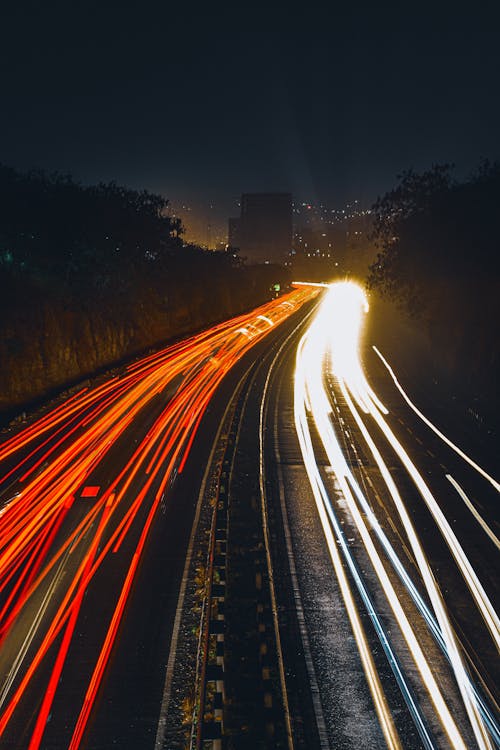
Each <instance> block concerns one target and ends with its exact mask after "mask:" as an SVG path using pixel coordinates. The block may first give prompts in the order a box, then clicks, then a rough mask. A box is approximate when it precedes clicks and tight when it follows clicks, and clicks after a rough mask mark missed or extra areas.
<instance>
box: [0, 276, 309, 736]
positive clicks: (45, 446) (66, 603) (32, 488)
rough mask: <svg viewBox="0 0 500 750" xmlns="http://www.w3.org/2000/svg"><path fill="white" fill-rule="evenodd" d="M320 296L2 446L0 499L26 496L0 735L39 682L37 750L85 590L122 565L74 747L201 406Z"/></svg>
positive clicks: (4, 519) (9, 614)
mask: <svg viewBox="0 0 500 750" xmlns="http://www.w3.org/2000/svg"><path fill="white" fill-rule="evenodd" d="M319 291H320V290H319V289H318V288H309V289H308V288H306V287H303V288H300V289H297V290H294V291H293V292H291V293H289V294H287V295H285V296H283V297H281V298H279V299H276V300H273V301H272V302H270V303H267V304H265V305H262V306H261V307H260V308H257V309H256V310H255V311H253V312H251V313H248V314H244V315H240V316H238V317H237V318H234V319H232V320H229V321H225V322H223V323H221V324H218V325H216V326H214V327H212V328H211V329H208V330H207V331H203V332H201V333H199V334H197V335H196V336H193V337H191V338H189V339H186V340H184V341H181V342H179V343H178V344H175V345H173V346H170V347H167V348H166V349H164V350H162V351H160V352H157V353H155V354H152V355H149V356H147V357H145V358H143V359H142V360H140V361H138V362H136V363H134V364H132V365H131V366H130V367H128V368H127V369H126V370H125V372H124V374H123V375H122V376H121V377H114V378H111V380H109V381H107V382H106V383H104V384H101V385H100V386H98V387H97V388H95V389H88V388H85V389H82V390H81V391H79V392H78V393H76V394H74V395H73V396H72V397H71V398H69V399H67V400H66V401H65V402H63V403H62V404H59V405H58V406H57V407H56V408H55V409H53V410H52V411H50V412H48V413H47V414H45V415H44V416H43V417H41V418H40V419H39V420H37V421H35V422H33V423H32V424H30V425H28V426H27V427H26V428H25V429H23V430H21V431H19V432H18V433H16V434H15V435H14V436H12V437H11V438H9V439H8V440H6V441H5V442H4V444H3V445H2V446H0V469H2V468H3V467H4V465H5V464H4V463H3V462H9V464H10V465H9V466H8V468H7V471H5V472H4V473H3V476H0V491H1V490H2V488H3V487H11V486H12V482H17V483H18V485H19V487H20V489H21V491H20V492H18V493H16V495H15V496H13V497H12V498H11V499H10V500H9V502H8V503H7V504H6V505H5V506H4V507H3V508H2V516H1V521H0V637H1V638H3V639H7V640H9V639H19V638H20V639H21V641H23V640H24V647H23V648H21V649H20V650H19V651H18V658H17V660H16V661H15V662H14V663H13V664H11V665H10V666H7V664H5V662H4V663H3V664H2V663H1V660H2V656H1V655H0V664H1V666H2V669H3V671H4V673H5V674H7V675H10V676H8V677H7V679H6V681H4V684H3V686H0V691H1V695H2V702H3V705H2V706H1V708H2V710H1V713H0V737H3V735H4V733H5V732H6V730H7V729H8V728H9V726H10V723H11V721H12V719H13V717H16V716H17V715H18V712H20V711H22V710H25V709H23V708H22V702H23V701H22V699H23V697H24V696H25V694H26V691H27V689H28V688H29V687H30V685H32V683H33V679H34V677H35V675H37V680H38V682H37V684H40V680H42V681H43V680H44V679H45V680H46V692H45V693H44V694H41V695H40V696H39V705H31V706H30V708H29V717H30V719H31V717H32V716H33V718H34V724H33V730H32V736H31V740H30V744H29V747H30V750H37V748H39V747H40V746H41V743H42V741H43V737H44V733H45V731H46V727H47V719H48V717H49V715H50V713H51V711H53V706H54V704H53V701H54V697H55V695H56V692H57V691H58V690H59V686H60V683H61V679H63V678H64V674H65V669H66V666H67V661H68V659H69V658H70V655H71V653H72V652H71V651H70V645H71V644H72V643H73V641H74V638H73V635H74V633H75V632H77V630H78V629H80V628H81V627H82V625H81V624H80V623H81V621H82V620H81V612H83V610H84V608H85V597H84V594H85V592H86V591H87V590H88V588H89V587H90V586H92V585H93V584H94V582H95V580H96V576H97V573H98V572H99V571H102V572H103V575H104V576H105V573H104V571H105V570H106V566H107V565H113V569H114V570H115V571H116V570H117V569H118V568H117V567H116V566H119V570H121V580H120V575H118V576H117V574H116V572H115V573H114V574H113V580H114V581H117V584H118V587H116V585H117V584H114V585H113V586H114V587H112V588H111V589H110V590H109V596H108V597H107V599H108V601H107V602H105V603H104V604H105V606H104V607H103V613H102V617H103V618H104V619H103V623H102V628H103V631H104V632H103V640H102V643H101V647H100V650H99V652H98V653H97V654H96V655H95V656H96V662H95V664H94V667H93V671H92V662H91V657H90V666H89V674H88V676H85V675H83V676H82V678H81V679H82V682H84V681H85V679H87V680H88V682H87V688H86V690H85V689H84V691H83V693H82V697H83V704H82V705H80V706H78V705H75V706H73V707H72V710H73V711H74V721H75V725H74V729H73V736H72V739H71V745H70V746H71V748H72V749H73V750H76V748H78V747H79V746H80V744H81V742H82V740H83V737H84V735H85V732H86V731H87V727H88V721H89V719H90V716H91V714H92V710H93V708H94V704H95V700H96V697H97V694H98V692H99V690H100V689H101V686H102V680H103V677H104V674H105V672H106V670H107V668H108V662H109V656H110V653H111V650H112V648H113V645H114V644H115V642H116V639H117V637H118V632H119V628H120V624H121V622H122V619H123V617H124V613H125V608H126V604H127V602H128V600H129V598H130V593H131V591H132V589H133V585H134V582H135V579H136V573H137V570H138V568H139V562H140V560H141V558H142V556H143V552H144V549H145V548H146V544H147V540H148V537H149V534H150V530H151V528H152V526H153V524H154V521H155V518H156V514H157V509H158V506H159V504H160V503H161V502H163V498H164V495H165V491H166V488H167V487H168V486H170V485H171V483H172V479H173V477H175V475H176V473H177V472H181V471H182V470H183V469H184V467H185V466H186V460H187V458H188V455H189V452H190V450H191V447H192V445H193V441H194V438H195V436H196V433H197V430H198V428H199V426H200V423H201V420H202V417H203V414H204V413H205V410H206V408H207V406H208V404H209V403H210V401H211V399H212V397H213V395H214V393H215V391H216V389H217V388H218V386H219V385H220V383H221V381H222V380H223V378H224V377H225V375H226V374H227V373H228V372H229V370H230V369H231V368H232V367H233V366H234V365H235V364H236V362H238V361H239V360H240V359H241V357H242V356H243V355H244V354H245V353H246V352H248V351H249V350H250V349H251V347H253V346H254V345H255V344H256V343H257V342H259V341H261V340H263V338H264V337H265V336H266V335H268V333H269V332H270V331H271V330H272V329H273V328H274V327H276V326H278V325H279V324H281V323H282V322H284V321H285V320H286V319H287V318H288V317H289V316H290V315H291V314H292V313H294V312H296V311H297V310H298V309H299V308H300V307H301V306H302V305H303V304H304V303H306V302H308V301H309V300H311V299H313V298H314V297H315V296H316V295H317V294H318V292H319ZM243 331H245V333H244V335H242V332H243ZM215 357H216V359H215ZM153 399H156V401H154V402H153ZM158 399H161V403H160V401H158ZM152 404H153V405H155V404H156V406H155V407H154V408H155V410H154V411H153V414H156V416H154V418H153V416H151V418H150V424H149V425H147V426H146V427H144V428H143V429H142V434H141V432H140V431H139V436H138V438H137V442H134V441H132V442H130V441H129V440H128V439H127V436H128V434H129V431H130V429H131V428H133V427H134V425H135V423H136V421H138V420H139V418H142V415H143V414H147V412H146V409H148V407H149V406H150V405H152ZM115 448H119V450H120V451H121V453H122V454H123V455H124V456H126V458H124V460H123V461H122V463H121V464H120V462H119V461H118V462H117V461H116V457H114V458H113V460H112V461H111V460H110V456H111V455H112V454H111V451H113V450H114V449H115ZM16 454H17V455H18V456H19V459H18V461H17V462H16V463H15V465H12V462H13V459H14V457H15V456H16ZM116 467H117V468H116ZM96 472H97V473H98V474H99V476H106V480H105V484H104V486H103V487H102V488H101V480H97V481H96V480H95V479H93V477H94V476H95V475H96ZM7 483H9V484H7ZM91 485H97V489H96V493H97V496H96V497H95V498H94V497H93V493H91V494H90V495H89V498H92V499H85V496H84V494H83V492H82V489H83V488H84V487H85V486H91ZM82 504H83V508H82ZM82 511H83V515H82ZM134 540H136V541H134ZM118 553H119V554H118ZM73 560H74V562H72V561H73ZM103 575H101V576H100V577H99V580H100V581H101V584H100V585H102V580H103ZM96 585H97V584H96ZM40 597H41V599H42V603H41V605H39V606H37V609H36V610H35V612H34V614H33V615H32V614H31V608H32V607H33V606H34V605H33V602H34V601H37V600H38V601H39V600H40ZM49 603H50V604H51V605H52V606H51V607H50V608H49V606H48V605H49ZM106 613H107V614H106ZM106 617H107V618H108V619H107V621H106ZM30 618H31V619H30ZM21 623H24V624H23V625H21ZM26 623H27V624H26ZM23 628H27V630H26V632H25V633H23V630H22V629H23ZM58 639H60V640H58ZM56 641H57V647H56ZM28 651H29V658H30V660H29V663H28V659H27V655H28ZM3 653H4V654H6V653H7V651H6V650H4V651H3ZM3 658H4V660H5V658H6V657H5V656H4V657H3ZM86 661H87V662H89V658H88V656H87V658H86ZM4 667H5V669H4ZM53 721H54V716H53V717H52V722H53Z"/></svg>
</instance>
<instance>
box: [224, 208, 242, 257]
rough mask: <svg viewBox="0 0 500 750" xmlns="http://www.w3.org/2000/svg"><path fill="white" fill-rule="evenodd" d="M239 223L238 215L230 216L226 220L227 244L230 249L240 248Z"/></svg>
mask: <svg viewBox="0 0 500 750" xmlns="http://www.w3.org/2000/svg"><path fill="white" fill-rule="evenodd" d="M240 223H241V219H240V217H239V216H237V217H232V218H230V219H229V222H228V232H227V244H228V245H229V247H230V249H231V250H239V249H240Z"/></svg>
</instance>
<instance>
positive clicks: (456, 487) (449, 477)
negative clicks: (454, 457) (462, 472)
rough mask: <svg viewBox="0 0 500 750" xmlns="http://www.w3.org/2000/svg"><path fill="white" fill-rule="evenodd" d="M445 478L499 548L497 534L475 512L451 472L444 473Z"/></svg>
mask: <svg viewBox="0 0 500 750" xmlns="http://www.w3.org/2000/svg"><path fill="white" fill-rule="evenodd" d="M446 479H447V480H448V481H449V482H450V483H451V484H452V485H453V487H454V488H455V489H456V491H457V492H458V494H459V495H460V497H461V498H462V500H463V501H464V503H465V505H466V506H467V508H468V509H469V510H470V512H471V513H472V515H473V516H474V518H475V519H476V521H477V522H478V524H480V526H481V527H482V529H483V530H484V531H485V532H486V534H487V535H488V536H489V538H490V539H491V541H492V542H493V544H494V545H495V547H496V548H497V549H500V539H498V537H497V536H495V534H494V533H493V531H492V530H491V529H490V527H489V526H488V524H487V523H486V521H485V520H484V518H483V517H482V516H481V515H480V513H478V512H477V510H476V508H475V507H474V505H473V504H472V503H471V501H470V500H469V498H468V497H467V495H466V494H465V492H464V491H463V489H462V487H460V485H459V483H458V482H457V481H456V479H453V477H452V476H451V474H446Z"/></svg>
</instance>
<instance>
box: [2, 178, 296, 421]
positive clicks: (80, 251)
mask: <svg viewBox="0 0 500 750" xmlns="http://www.w3.org/2000/svg"><path fill="white" fill-rule="evenodd" d="M183 234H184V228H183V226H182V224H181V222H180V220H179V219H176V218H173V217H172V216H170V214H169V204H168V200H166V199H165V198H164V197H163V196H160V195H155V194H153V193H150V192H148V191H146V190H143V191H136V190H131V189H128V188H125V187H122V186H120V185H117V184H115V183H107V184H99V185H91V186H84V185H81V184H79V183H77V182H75V181H74V180H73V179H72V178H71V177H70V176H66V175H61V174H47V173H44V172H40V171H32V172H29V173H25V174H22V173H19V172H17V171H16V170H14V169H12V168H10V167H7V166H2V165H0V361H1V362H2V367H1V368H0V394H1V395H0V411H3V412H6V413H8V412H9V411H11V412H12V410H15V409H16V408H17V409H19V408H20V407H22V406H23V405H24V404H26V403H28V402H30V401H32V400H33V399H36V398H39V397H43V396H46V395H47V394H49V393H50V392H53V391H55V390H57V389H59V388H61V387H64V386H66V385H67V384H70V383H72V382H76V381H78V380H81V379H82V378H84V377H86V376H87V375H91V374H92V373H94V372H96V371H97V370H99V369H101V368H103V367H108V366H111V365H113V364H115V363H117V362H120V361H121V360H124V359H126V358H129V357H131V356H133V355H135V354H139V353H140V352H142V351H145V350H147V349H148V348H152V347H155V346H158V345H160V344H161V343H163V342H165V341H167V340H169V339H172V338H176V337H179V336H182V335H184V334H186V333H188V332H191V331H195V330H198V329H200V328H203V327H205V326H207V325H209V324H210V323H212V322H215V321H218V320H221V319H224V318H227V317H230V316H232V315H235V314H237V313H239V312H242V311H243V310H245V309H248V308H250V307H252V306H253V305H257V304H259V303H261V302H263V301H265V300H266V299H268V298H269V297H270V296H271V293H270V291H269V290H270V286H271V285H272V284H273V283H274V282H276V281H278V280H279V281H281V282H282V283H283V282H286V280H287V279H286V278H285V276H286V274H285V272H284V271H283V270H281V269H280V270H279V271H278V269H276V267H273V266H256V267H246V266H245V264H244V263H243V262H242V261H241V260H240V258H239V257H238V256H236V255H234V254H233V253H229V252H213V251H208V250H206V249H203V248H201V247H198V246H196V245H193V244H189V243H186V242H185V241H184V238H183ZM277 275H278V276H280V278H277Z"/></svg>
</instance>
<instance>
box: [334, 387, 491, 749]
mask: <svg viewBox="0 0 500 750" xmlns="http://www.w3.org/2000/svg"><path fill="white" fill-rule="evenodd" d="M340 387H341V391H342V394H343V395H344V398H345V399H346V403H347V404H348V406H349V409H350V411H351V413H352V415H353V416H354V418H355V421H356V424H357V425H358V427H359V428H360V431H361V432H362V434H363V437H364V438H365V440H366V442H367V444H368V446H369V448H370V452H371V453H372V455H373V457H374V459H375V461H376V463H377V466H378V468H379V470H380V472H381V474H382V476H383V478H384V482H385V484H386V486H387V488H388V490H389V493H390V495H391V497H392V499H393V501H394V503H395V505H396V507H397V509H398V512H399V514H400V516H401V520H402V522H403V526H404V528H405V531H406V533H407V534H408V538H409V540H410V544H411V546H412V551H413V553H414V555H415V557H416V558H417V561H418V557H417V555H416V554H415V549H414V544H415V543H416V544H417V545H418V546H419V547H420V543H419V542H418V538H417V536H416V533H415V530H414V528H413V526H412V524H411V520H410V517H409V515H408V513H407V511H406V508H405V506H404V504H403V501H402V499H401V496H400V494H399V492H398V490H397V488H396V485H395V484H394V481H393V479H392V477H391V475H390V472H389V470H388V469H387V467H386V465H385V463H384V461H383V459H382V457H381V455H380V453H379V451H378V450H377V448H376V446H375V443H374V442H373V441H372V439H371V437H370V434H369V432H368V430H367V429H366V427H365V426H364V424H363V422H362V420H361V418H360V416H359V414H358V413H357V411H356V408H355V406H354V404H353V403H352V401H351V399H350V397H349V394H348V392H347V388H346V386H345V383H341V386H340ZM398 455H399V454H398ZM408 460H409V459H408ZM415 471H416V469H415ZM354 482H355V486H356V495H357V497H358V498H360V497H361V496H362V491H361V489H360V488H359V485H358V484H357V482H356V480H355V478H354ZM424 499H425V498H424ZM368 507H369V506H368ZM433 515H434V517H435V520H436V523H437V524H438V527H439V528H440V530H442V529H443V528H444V529H445V532H443V536H444V535H445V533H446V534H447V536H445V540H446V542H447V543H448V546H449V548H450V550H451V552H452V554H453V556H454V557H455V560H456V561H457V562H459V567H460V565H461V564H463V565H464V566H465V561H464V559H463V558H465V554H464V553H463V550H462V549H461V547H460V545H459V544H458V541H457V540H456V537H454V535H453V532H451V529H450V527H449V524H448V523H447V521H446V520H445V519H444V516H443V514H442V512H441V510H440V509H439V508H438V510H437V511H436V512H435V513H433ZM367 516H368V518H369V520H370V522H371V524H372V526H373V527H374V529H375V525H374V520H375V517H374V516H373V513H367ZM375 531H376V529H375ZM450 536H453V538H454V539H455V542H456V544H453V541H452V540H450V541H449V537H450ZM420 551H421V559H422V558H423V561H424V562H423V564H424V565H425V566H427V568H428V571H429V576H428V580H429V579H430V581H431V585H433V586H434V587H435V589H436V592H437V595H438V597H439V599H440V600H441V594H440V592H439V590H438V589H437V586H435V583H434V576H433V574H432V571H431V570H430V567H429V564H428V562H427V560H426V558H425V555H424V552H423V550H422V549H421V547H420ZM460 553H461V554H460ZM465 560H466V562H467V563H468V560H467V559H466V558H465ZM419 567H420V566H419ZM460 570H461V572H462V574H463V575H464V578H465V579H466V583H467V585H468V587H469V590H470V591H471V593H472V594H473V596H474V598H475V599H476V603H477V604H478V606H479V608H480V611H481V614H482V615H483V617H484V619H485V622H486V624H487V626H488V628H489V629H490V630H492V635H493V634H494V632H495V619H497V618H496V615H495V612H494V610H493V608H492V607H491V603H490V602H489V600H488V598H487V597H486V594H485V592H484V590H483V589H482V587H481V586H480V584H479V581H477V577H476V576H475V574H474V572H473V571H472V568H471V566H470V564H467V566H465V572H463V570H462V567H460ZM421 573H422V571H421ZM424 581H425V578H424ZM476 583H477V588H475V586H476ZM427 590H428V589H427ZM410 593H412V589H410ZM428 593H429V596H430V592H429V590H428ZM412 596H413V595H412ZM413 598H414V597H413ZM430 598H431V602H433V598H432V597H430ZM414 600H415V599H414ZM441 601H442V600H441ZM433 605H435V602H433ZM443 609H444V605H443ZM434 611H436V610H435V607H434ZM491 611H492V612H493V616H491ZM445 616H446V617H447V615H446V613H445ZM426 620H427V618H426ZM427 622H429V621H428V620H427ZM438 622H439V618H438ZM449 630H450V631H451V632H452V635H453V631H452V630H451V625H449ZM439 632H440V634H441V638H442V640H443V644H444V649H445V652H446V656H447V659H448V661H449V662H450V664H451V666H452V668H453V670H454V672H455V676H456V677H457V682H458V681H459V679H461V680H462V681H463V683H464V685H463V690H461V692H462V697H463V693H464V692H465V693H466V695H467V696H468V697H470V701H471V703H472V704H473V705H474V706H476V705H477V706H478V708H479V709H480V713H481V714H482V716H481V719H482V718H483V717H484V718H485V720H486V721H487V723H488V726H490V727H491V725H492V721H491V720H492V717H491V715H490V714H489V711H486V712H485V711H484V710H481V708H482V707H483V706H484V704H483V702H482V701H481V700H480V698H479V695H478V693H477V691H476V690H475V688H474V687H473V685H472V683H471V680H470V679H469V676H468V674H467V672H466V670H465V668H464V667H463V664H462V662H461V657H460V655H459V653H458V648H456V647H455V652H453V651H452V652H451V653H450V651H449V643H448V641H447V640H446V638H445V637H444V636H443V631H442V628H441V629H440V630H439ZM497 634H498V631H497ZM453 638H454V636H453ZM457 655H458V658H459V659H460V664H459V665H458V666H457V662H456V658H457ZM457 669H458V675H457V672H456V670H457ZM459 687H460V682H459ZM464 703H465V704H466V708H467V702H466V701H465V700H464ZM485 713H486V715H485ZM471 723H472V722H471ZM481 725H482V721H481ZM493 726H495V724H494V721H493ZM473 727H474V724H473ZM496 733H498V729H497V730H496ZM487 739H488V738H487ZM480 747H481V745H480ZM486 747H491V745H486Z"/></svg>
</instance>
